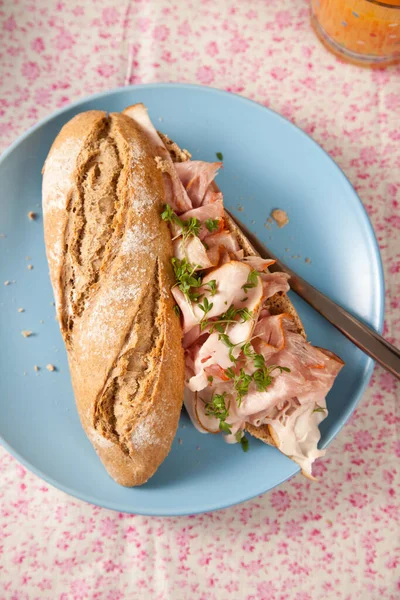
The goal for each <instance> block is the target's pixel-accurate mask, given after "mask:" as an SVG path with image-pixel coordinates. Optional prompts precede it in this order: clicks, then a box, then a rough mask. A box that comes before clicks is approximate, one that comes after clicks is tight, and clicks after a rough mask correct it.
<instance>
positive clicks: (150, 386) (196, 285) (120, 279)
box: [43, 104, 343, 486]
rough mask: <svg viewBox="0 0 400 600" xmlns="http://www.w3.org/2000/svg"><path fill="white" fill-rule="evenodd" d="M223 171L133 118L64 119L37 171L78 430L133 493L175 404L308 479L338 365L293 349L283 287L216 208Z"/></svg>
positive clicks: (155, 461) (295, 337) (305, 348)
mask: <svg viewBox="0 0 400 600" xmlns="http://www.w3.org/2000/svg"><path fill="white" fill-rule="evenodd" d="M222 166H223V165H222V163H221V162H213V163H207V162H203V161H193V160H191V155H190V153H189V152H188V151H187V150H182V149H181V148H179V146H178V145H177V144H176V143H174V142H173V141H172V140H171V139H170V138H169V137H168V136H166V135H165V134H162V133H160V132H158V131H157V130H156V129H155V127H154V125H153V124H152V122H151V120H150V118H149V116H148V114H147V110H146V108H145V107H144V106H143V105H142V104H136V105H133V106H131V107H129V108H127V109H126V110H125V111H124V112H123V113H111V114H109V115H107V114H106V113H104V112H102V111H90V112H87V113H82V114H79V115H77V116H76V117H74V118H73V119H72V120H71V121H70V122H69V123H67V124H66V125H65V126H64V127H63V129H62V130H61V132H60V133H59V135H58V136H57V138H56V140H55V141H54V143H53V146H52V148H51V150H50V152H49V155H48V157H47V159H46V162H45V165H44V168H43V214H44V229H45V242H46V252H47V257H48V262H49V267H50V277H51V282H52V286H53V290H54V295H55V300H56V311H57V318H58V321H59V325H60V329H61V333H62V336H63V339H64V342H65V345H66V349H67V353H68V362H69V367H70V372H71V378H72V383H73V388H74V394H75V398H76V404H77V408H78V412H79V416H80V419H81V422H82V426H83V428H84V430H85V432H86V434H87V436H88V438H89V440H90V441H91V443H92V445H93V446H94V448H95V450H96V452H97V454H98V455H99V457H100V459H101V461H102V462H103V464H104V466H105V468H106V469H107V471H108V473H109V474H110V476H111V477H112V478H113V479H114V480H115V481H116V482H117V483H119V484H121V485H125V486H136V485H141V484H143V483H145V482H146V481H147V480H148V479H149V478H150V477H151V476H152V475H153V474H154V473H155V471H156V470H157V468H158V467H159V466H160V464H161V463H162V462H163V460H164V459H165V457H166V456H167V454H168V452H169V450H170V447H171V444H172V441H173V439H174V436H175V433H176V429H177V426H178V421H179V415H180V412H181V408H182V404H183V402H184V405H185V407H186V410H187V412H188V414H189V416H190V418H191V420H192V422H193V424H194V426H195V427H196V428H197V429H198V430H199V431H201V432H203V433H210V434H218V433H222V435H223V436H224V438H225V440H226V441H227V442H229V443H239V444H241V446H242V448H243V449H244V450H247V448H248V434H250V435H251V436H254V437H256V438H258V439H260V440H262V441H264V442H266V443H267V444H270V445H273V446H275V447H277V448H278V449H279V450H280V451H281V452H283V453H284V454H286V455H287V456H289V457H290V458H292V459H293V460H294V461H296V462H297V463H298V464H299V465H300V467H301V469H302V471H303V473H304V474H305V475H307V476H308V477H312V463H313V461H314V460H315V459H316V458H317V457H319V456H321V455H322V454H323V451H321V450H319V449H318V447H317V445H318V441H319V439H320V433H319V428H318V426H319V423H320V422H321V421H322V420H323V419H324V418H325V417H326V416H327V408H326V400H325V398H326V395H327V393H328V391H329V389H330V388H331V386H332V385H333V383H334V380H335V377H336V376H337V374H338V373H339V371H340V369H341V367H342V366H343V362H342V361H341V360H340V359H339V358H338V357H337V356H335V355H334V354H332V353H331V352H329V351H328V350H324V349H321V348H317V347H314V346H312V345H311V344H310V343H308V342H307V341H306V336H305V332H304V328H303V326H302V323H301V321H300V319H299V316H298V315H297V313H296V311H295V309H294V307H293V305H292V303H291V302H290V300H289V298H288V296H287V292H288V290H289V283H288V276H287V275H286V274H285V273H279V272H270V271H269V267H270V266H271V265H272V263H273V261H271V260H268V259H263V258H261V257H259V256H257V255H256V254H255V252H254V249H253V248H252V247H251V245H250V244H249V243H248V241H247V240H246V238H244V236H243V235H242V234H241V232H240V230H239V229H238V228H237V227H236V225H235V223H234V222H233V221H232V220H231V219H230V217H229V215H228V214H227V213H226V212H225V211H224V205H223V195H222V192H221V191H220V189H219V188H218V186H217V185H216V183H215V177H216V175H217V173H218V171H219V170H220V169H221V168H222Z"/></svg>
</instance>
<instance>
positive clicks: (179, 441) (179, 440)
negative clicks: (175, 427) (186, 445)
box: [178, 438, 182, 446]
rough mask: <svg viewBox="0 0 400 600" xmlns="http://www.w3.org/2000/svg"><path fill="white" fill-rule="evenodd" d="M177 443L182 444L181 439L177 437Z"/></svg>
mask: <svg viewBox="0 0 400 600" xmlns="http://www.w3.org/2000/svg"><path fill="white" fill-rule="evenodd" d="M178 444H179V445H180V446H182V439H181V438H178Z"/></svg>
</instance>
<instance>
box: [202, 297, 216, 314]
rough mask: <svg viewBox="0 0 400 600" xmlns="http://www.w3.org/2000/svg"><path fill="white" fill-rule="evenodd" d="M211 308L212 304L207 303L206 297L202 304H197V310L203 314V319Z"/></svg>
mask: <svg viewBox="0 0 400 600" xmlns="http://www.w3.org/2000/svg"><path fill="white" fill-rule="evenodd" d="M213 306H214V303H213V302H209V301H208V298H207V297H205V298H204V300H203V304H200V303H199V308H200V309H201V310H202V311H203V313H204V315H203V319H204V317H205V316H206V314H207V313H209V312H210V310H211V309H212V307H213Z"/></svg>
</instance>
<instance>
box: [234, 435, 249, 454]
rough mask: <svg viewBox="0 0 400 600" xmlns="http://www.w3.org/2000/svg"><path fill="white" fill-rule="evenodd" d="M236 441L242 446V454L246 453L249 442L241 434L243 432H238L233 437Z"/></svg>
mask: <svg viewBox="0 0 400 600" xmlns="http://www.w3.org/2000/svg"><path fill="white" fill-rule="evenodd" d="M235 439H236V441H237V442H238V443H239V444H240V445H241V446H242V450H243V452H247V450H248V449H249V440H248V439H247V437H246V436H245V434H244V433H243V431H238V432H237V433H236V435H235Z"/></svg>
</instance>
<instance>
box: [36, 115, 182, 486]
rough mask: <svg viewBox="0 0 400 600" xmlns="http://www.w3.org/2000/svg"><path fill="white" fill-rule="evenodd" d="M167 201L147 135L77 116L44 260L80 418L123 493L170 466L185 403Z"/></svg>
mask: <svg viewBox="0 0 400 600" xmlns="http://www.w3.org/2000/svg"><path fill="white" fill-rule="evenodd" d="M164 194H165V191H164V186H163V179H162V173H161V172H160V171H159V169H157V166H156V162H155V160H154V153H153V148H152V146H151V144H150V143H149V141H148V139H147V137H146V135H145V134H144V133H143V131H142V129H141V127H140V126H139V125H138V124H137V123H136V122H135V121H133V120H132V119H130V118H129V117H126V116H124V115H122V114H118V113H112V114H110V115H109V116H107V114H106V113H104V112H102V111H90V112H87V113H82V114H79V115H77V116H75V117H74V118H73V119H72V120H71V121H70V122H69V123H67V124H66V125H65V126H64V127H63V128H62V130H61V131H60V133H59V135H58V136H57V138H56V140H55V141H54V143H53V146H52V148H51V150H50V152H49V155H48V157H47V159H46V162H45V165H44V167H43V214H44V233H45V242H46V252H47V258H48V263H49V267H50V277H51V282H52V286H53V290H54V295H55V300H56V311H57V318H58V321H59V325H60V329H61V334H62V336H63V339H64V342H65V346H66V349H67V353H68V362H69V367H70V372H71V378H72V384H73V389H74V393H75V399H76V404H77V408H78V412H79V416H80V419H81V423H82V426H83V428H84V430H85V432H86V434H87V436H88V438H89V440H90V441H91V443H92V445H93V447H94V448H95V450H96V452H97V454H98V455H99V457H100V459H101V461H102V462H103V464H104V466H105V468H106V469H107V471H108V473H109V475H110V476H111V477H112V478H113V479H114V480H115V481H116V482H117V483H119V484H122V485H124V486H136V485H141V484H143V483H144V482H146V481H147V480H148V479H149V478H150V477H151V476H152V475H153V474H154V472H155V471H156V470H157V468H158V467H159V465H160V464H161V463H162V461H163V460H164V459H165V457H166V456H167V454H168V452H169V450H170V447H171V443H172V440H173V438H174V436H175V433H176V429H177V426H178V420H179V415H180V411H181V407H182V401H183V387H184V355H183V349H182V345H181V337H182V331H181V326H180V322H179V318H178V317H177V316H176V315H175V313H174V310H173V306H174V302H173V300H172V298H171V294H170V289H171V287H172V286H173V284H174V277H173V273H172V268H171V257H172V256H173V247H172V242H171V238H170V234H169V230H168V226H167V224H165V223H163V222H162V221H161V218H160V213H161V207H162V205H163V204H164V203H165V197H164Z"/></svg>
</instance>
